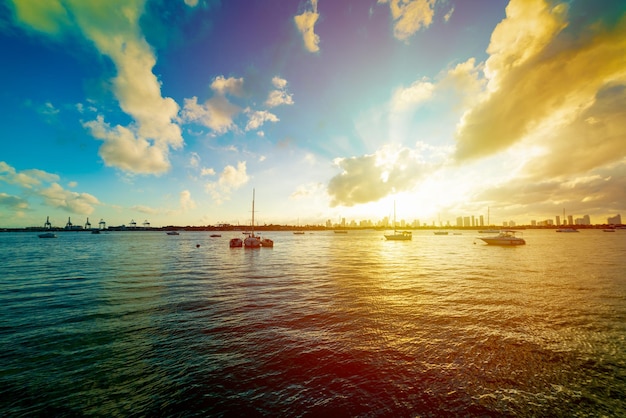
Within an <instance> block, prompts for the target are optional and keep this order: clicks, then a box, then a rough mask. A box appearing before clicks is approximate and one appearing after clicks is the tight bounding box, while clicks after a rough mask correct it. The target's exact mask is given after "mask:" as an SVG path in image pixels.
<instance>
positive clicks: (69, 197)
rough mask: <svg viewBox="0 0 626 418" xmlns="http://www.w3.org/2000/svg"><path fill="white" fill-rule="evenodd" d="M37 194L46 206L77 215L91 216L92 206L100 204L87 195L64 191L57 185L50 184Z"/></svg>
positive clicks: (94, 198)
mask: <svg viewBox="0 0 626 418" xmlns="http://www.w3.org/2000/svg"><path fill="white" fill-rule="evenodd" d="M39 194H40V195H41V196H42V197H43V198H44V200H45V202H46V204H47V205H48V206H51V207H53V208H61V209H63V210H65V211H67V212H70V213H76V214H79V215H89V214H91V213H92V212H93V211H94V206H95V205H97V204H99V203H100V202H99V201H98V199H97V198H96V197H95V196H93V195H90V194H89V193H77V192H72V191H69V190H65V189H64V188H63V187H61V186H60V185H59V184H58V183H52V184H51V185H50V187H48V188H46V189H43V190H41V191H39Z"/></svg>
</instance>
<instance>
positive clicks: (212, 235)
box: [209, 234, 221, 238]
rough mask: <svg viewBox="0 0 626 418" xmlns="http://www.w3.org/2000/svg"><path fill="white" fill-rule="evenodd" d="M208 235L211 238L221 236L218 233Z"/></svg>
mask: <svg viewBox="0 0 626 418" xmlns="http://www.w3.org/2000/svg"><path fill="white" fill-rule="evenodd" d="M209 236H210V237H211V238H219V237H221V235H220V234H211V235H209Z"/></svg>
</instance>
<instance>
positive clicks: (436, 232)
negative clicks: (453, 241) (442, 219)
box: [434, 231, 448, 235]
mask: <svg viewBox="0 0 626 418" xmlns="http://www.w3.org/2000/svg"><path fill="white" fill-rule="evenodd" d="M434 234H435V235H448V231H435V232H434Z"/></svg>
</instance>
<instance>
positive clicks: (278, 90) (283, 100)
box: [265, 77, 294, 107]
mask: <svg viewBox="0 0 626 418" xmlns="http://www.w3.org/2000/svg"><path fill="white" fill-rule="evenodd" d="M272 84H273V85H274V87H275V89H274V90H272V91H270V93H269V95H268V97H267V100H266V101H265V105H266V106H268V107H276V106H280V105H292V104H293V103H294V102H293V97H292V95H291V94H289V93H288V92H287V80H285V79H284V78H280V77H274V78H273V79H272Z"/></svg>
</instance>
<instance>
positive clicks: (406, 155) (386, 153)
mask: <svg viewBox="0 0 626 418" xmlns="http://www.w3.org/2000/svg"><path fill="white" fill-rule="evenodd" d="M335 163H336V165H337V166H338V167H339V168H340V169H341V170H342V172H341V173H340V174H338V175H336V176H335V177H333V178H332V179H331V180H330V182H329V183H328V194H329V195H330V197H331V206H338V205H343V206H354V205H356V204H362V203H368V202H375V201H377V200H379V199H381V198H383V197H385V196H387V195H388V194H391V193H397V192H401V191H406V190H410V189H411V188H413V187H415V186H416V185H417V184H418V183H419V182H420V181H421V179H422V178H423V177H424V176H425V175H426V174H428V173H430V172H432V170H433V166H432V165H430V164H427V163H425V162H424V161H423V159H422V156H421V154H420V153H419V152H417V151H416V150H411V149H409V148H405V147H397V146H392V145H387V146H384V147H383V148H381V149H379V150H378V151H377V152H376V153H374V154H369V155H364V156H361V157H352V158H340V159H337V160H336V161H335Z"/></svg>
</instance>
